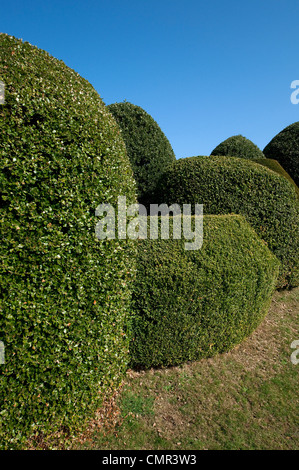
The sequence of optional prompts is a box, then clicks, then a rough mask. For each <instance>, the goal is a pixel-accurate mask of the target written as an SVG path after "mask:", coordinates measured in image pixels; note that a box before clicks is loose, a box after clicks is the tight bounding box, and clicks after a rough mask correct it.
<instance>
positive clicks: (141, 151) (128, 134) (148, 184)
mask: <svg viewBox="0 0 299 470" xmlns="http://www.w3.org/2000/svg"><path fill="white" fill-rule="evenodd" d="M108 109H109V111H110V112H111V113H112V114H113V116H114V117H115V119H116V121H117V123H118V124H119V126H120V128H121V132H122V136H123V139H124V141H125V144H126V148H127V152H128V155H129V158H130V162H131V165H132V168H133V172H134V176H135V179H136V182H137V187H138V200H139V202H141V203H143V204H145V205H146V204H148V203H149V201H150V200H151V194H152V191H153V190H154V188H155V186H156V183H157V179H158V177H159V176H160V174H161V173H162V172H164V171H165V170H166V168H167V166H168V165H169V164H171V163H173V162H174V161H175V155H174V152H173V149H172V147H171V145H170V142H169V140H168V139H167V137H166V136H165V134H164V133H163V132H162V130H161V128H160V127H159V125H158V124H157V122H156V121H155V120H154V119H153V118H152V117H151V116H150V115H149V114H148V113H147V112H146V111H145V110H144V109H142V108H141V107H140V106H136V105H134V104H132V103H129V102H127V101H125V102H122V103H113V104H110V105H109V106H108Z"/></svg>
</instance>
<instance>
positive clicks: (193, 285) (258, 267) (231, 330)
mask: <svg viewBox="0 0 299 470" xmlns="http://www.w3.org/2000/svg"><path fill="white" fill-rule="evenodd" d="M193 219H194V217H193ZM170 220H172V218H170ZM193 224H194V220H193ZM170 226H171V224H170ZM185 241H186V240H185V239H184V238H182V239H179V240H177V239H173V238H172V237H171V238H170V239H169V240H167V239H166V240H162V239H159V240H151V239H150V238H148V239H145V240H139V241H138V257H137V259H138V262H137V278H136V283H135V286H134V292H133V307H134V315H133V318H132V331H133V333H132V341H131V345H130V355H131V367H134V368H150V367H159V366H173V365H179V364H182V363H184V362H186V361H193V360H199V359H201V358H205V357H210V356H213V355H215V354H217V353H223V352H225V351H228V350H230V349H231V348H232V347H234V346H235V345H237V344H238V343H240V342H241V341H242V340H243V339H244V338H246V337H247V336H248V335H250V333H251V332H252V331H253V330H254V329H255V328H256V327H257V326H258V325H259V324H260V322H261V321H262V319H263V318H264V316H265V315H266V314H267V312H268V308H269V304H270V301H271V297H272V294H273V291H274V290H275V284H276V281H277V276H278V271H279V262H278V260H277V258H276V257H275V256H274V255H273V254H272V253H271V252H270V250H269V249H268V247H267V246H266V244H265V242H263V240H261V239H260V238H259V237H258V236H257V235H256V233H255V231H254V230H253V229H252V227H251V226H250V225H249V224H248V223H247V222H246V221H245V219H244V218H243V217H242V216H238V215H224V216H204V218H203V244H202V248H201V249H199V250H193V251H191V250H189V251H187V250H185V245H184V244H185Z"/></svg>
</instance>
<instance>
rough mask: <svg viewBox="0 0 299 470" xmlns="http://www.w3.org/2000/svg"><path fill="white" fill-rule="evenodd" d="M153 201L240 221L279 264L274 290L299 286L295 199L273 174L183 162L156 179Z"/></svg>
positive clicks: (231, 161) (250, 166)
mask: <svg viewBox="0 0 299 470" xmlns="http://www.w3.org/2000/svg"><path fill="white" fill-rule="evenodd" d="M156 202H157V203H160V204H161V203H166V204H168V205H169V204H174V203H177V204H179V205H180V206H182V205H183V204H194V203H198V204H203V211H204V214H230V213H235V214H241V215H243V216H245V217H246V219H247V220H248V221H249V222H250V223H251V225H252V226H253V227H254V228H255V230H256V232H257V234H258V235H259V236H260V237H261V238H262V239H263V240H265V241H266V242H267V244H268V246H269V248H270V249H271V250H272V251H273V253H274V254H275V255H276V256H277V258H278V259H279V260H280V261H281V263H282V266H281V271H280V277H279V282H278V287H285V286H296V285H299V266H298V262H299V234H298V222H299V211H298V199H297V195H296V191H295V188H294V185H292V184H291V183H290V182H289V181H288V180H287V179H286V178H284V177H283V176H281V175H279V174H278V173H275V172H274V171H272V170H270V169H268V168H266V167H264V166H262V165H260V164H259V163H255V162H253V161H249V160H244V159H243V158H236V157H216V156H215V157H213V158H210V157H191V158H184V159H180V160H177V161H176V162H175V163H174V164H173V165H171V167H170V168H169V169H168V171H167V173H165V174H164V175H162V176H161V178H160V180H159V184H158V186H157V192H156Z"/></svg>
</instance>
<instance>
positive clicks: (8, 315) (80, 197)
mask: <svg viewBox="0 0 299 470" xmlns="http://www.w3.org/2000/svg"><path fill="white" fill-rule="evenodd" d="M0 57H1V61H0V79H1V80H2V81H3V82H4V83H5V104H4V105H2V106H0V142H1V145H0V154H1V172H0V197H1V199H0V203H1V218H0V230H1V261H2V263H1V272H0V285H1V304H0V308H1V311H0V340H1V341H3V343H4V345H5V361H6V362H5V364H4V365H0V374H1V380H0V410H1V411H0V418H1V427H0V447H1V448H17V447H20V446H21V445H24V439H25V438H27V437H28V436H30V435H35V434H39V435H44V436H45V435H46V434H47V433H50V432H54V431H55V429H58V428H59V429H60V427H61V426H63V428H64V429H69V430H72V429H76V427H77V426H80V427H81V426H82V425H83V423H84V420H85V419H87V418H86V417H87V416H89V415H90V413H92V412H93V410H95V409H96V408H97V407H98V406H99V405H100V403H101V401H102V399H103V396H104V395H105V394H106V393H108V392H109V390H113V389H115V388H116V387H118V385H119V383H120V381H121V380H122V377H123V373H124V371H125V370H126V367H127V362H128V339H127V337H126V335H125V334H124V331H125V329H126V324H127V318H128V315H129V312H130V295H131V282H132V278H133V275H134V271H135V267H134V256H135V255H134V253H135V248H134V246H132V245H131V243H130V242H129V241H126V240H117V239H115V240H103V241H100V240H98V239H97V238H96V236H95V226H96V223H97V220H98V219H97V218H96V216H95V209H96V207H97V206H98V205H99V204H101V203H102V202H105V203H106V202H107V203H111V204H116V202H117V196H118V195H119V194H122V195H126V196H127V200H128V202H129V201H131V202H134V201H136V190H135V182H134V179H133V173H132V169H131V166H130V163H129V159H128V157H127V154H126V149H125V144H124V142H123V140H122V139H121V137H120V134H119V129H118V126H117V125H116V123H115V120H114V119H113V117H112V115H111V114H110V113H109V112H108V111H107V109H106V107H105V105H104V103H103V101H102V100H101V98H100V97H99V95H98V94H97V92H96V91H95V90H94V88H93V87H92V86H91V85H90V84H89V83H88V82H87V81H86V80H85V79H83V78H81V77H80V76H79V75H78V73H76V72H75V71H73V70H71V69H70V68H68V67H67V66H66V65H65V64H64V63H63V62H61V61H59V60H57V59H55V58H54V57H52V56H51V55H49V54H48V53H47V52H45V51H42V50H39V49H38V48H36V47H33V46H32V45H30V44H29V43H27V42H22V41H21V40H18V39H16V38H14V37H11V36H8V35H5V34H1V35H0Z"/></svg>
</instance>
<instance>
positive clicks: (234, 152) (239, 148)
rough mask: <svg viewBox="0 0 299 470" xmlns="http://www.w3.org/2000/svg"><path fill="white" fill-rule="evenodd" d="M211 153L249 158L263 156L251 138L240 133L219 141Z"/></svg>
mask: <svg viewBox="0 0 299 470" xmlns="http://www.w3.org/2000/svg"><path fill="white" fill-rule="evenodd" d="M211 155H219V156H230V157H240V158H246V159H249V160H254V159H256V158H265V155H264V154H263V152H262V151H261V150H260V149H259V148H258V147H257V145H255V144H254V143H253V142H251V140H249V139H246V137H243V136H242V135H234V136H232V137H229V138H228V139H226V140H224V141H223V142H221V144H219V145H217V147H216V148H215V149H214V150H213V151H212V152H211Z"/></svg>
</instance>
